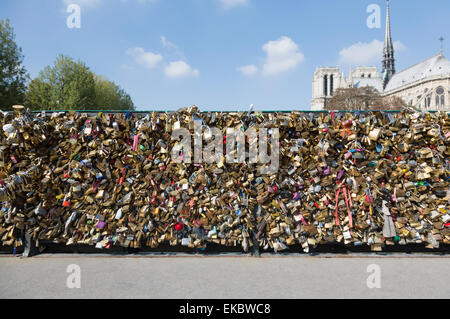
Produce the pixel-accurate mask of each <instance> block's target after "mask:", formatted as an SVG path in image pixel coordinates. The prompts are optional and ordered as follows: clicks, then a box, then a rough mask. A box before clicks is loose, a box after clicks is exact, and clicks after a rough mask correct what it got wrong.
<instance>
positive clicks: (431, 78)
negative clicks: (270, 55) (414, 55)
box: [311, 0, 450, 111]
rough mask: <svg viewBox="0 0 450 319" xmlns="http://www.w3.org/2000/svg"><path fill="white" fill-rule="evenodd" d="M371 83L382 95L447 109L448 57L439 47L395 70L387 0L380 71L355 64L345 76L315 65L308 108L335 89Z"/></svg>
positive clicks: (321, 106)
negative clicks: (432, 52) (430, 54)
mask: <svg viewBox="0 0 450 319" xmlns="http://www.w3.org/2000/svg"><path fill="white" fill-rule="evenodd" d="M365 86H371V87H374V88H375V89H377V90H378V92H379V93H380V94H381V95H382V96H385V97H391V96H397V97H400V98H402V99H403V101H404V102H405V103H407V104H408V105H410V106H415V107H417V108H420V109H421V110H424V111H436V110H450V61H449V60H447V59H446V58H445V57H444V55H443V50H442V48H441V51H440V52H439V53H438V54H436V55H434V56H432V57H430V58H428V59H426V60H424V61H422V62H420V63H417V64H415V65H413V66H411V67H409V68H407V69H405V70H402V71H400V72H396V70H395V58H394V45H393V41H392V37H391V22H390V9H389V0H387V6H386V35H385V39H384V49H383V61H382V74H381V76H380V74H379V73H378V69H377V67H373V66H371V67H365V66H364V67H356V68H355V69H353V70H350V72H349V76H348V77H347V78H346V77H345V76H344V73H341V71H340V70H339V68H338V67H320V68H317V70H316V72H315V73H314V78H313V93H312V99H311V110H323V109H324V108H325V106H326V103H327V100H329V99H331V97H332V96H333V93H334V92H335V90H336V89H340V88H352V87H353V88H359V87H365Z"/></svg>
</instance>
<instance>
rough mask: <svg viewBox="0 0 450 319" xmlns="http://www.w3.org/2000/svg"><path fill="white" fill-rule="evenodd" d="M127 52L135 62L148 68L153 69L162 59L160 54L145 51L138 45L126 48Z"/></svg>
mask: <svg viewBox="0 0 450 319" xmlns="http://www.w3.org/2000/svg"><path fill="white" fill-rule="evenodd" d="M127 54H128V55H131V56H132V57H133V58H134V60H135V61H136V63H138V64H141V65H143V66H145V67H146V68H148V69H153V68H154V67H156V66H157V65H158V63H159V62H161V61H162V60H163V57H162V55H161V54H156V53H153V52H145V50H144V49H143V48H140V47H137V48H134V49H129V50H127Z"/></svg>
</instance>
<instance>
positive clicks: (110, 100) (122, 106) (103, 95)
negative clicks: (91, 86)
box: [95, 75, 134, 110]
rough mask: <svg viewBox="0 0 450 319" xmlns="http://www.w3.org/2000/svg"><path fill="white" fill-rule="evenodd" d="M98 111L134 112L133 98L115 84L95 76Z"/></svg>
mask: <svg viewBox="0 0 450 319" xmlns="http://www.w3.org/2000/svg"><path fill="white" fill-rule="evenodd" d="M95 109H96V110H134V104H133V101H132V100H131V97H130V96H129V95H128V94H127V93H126V92H125V91H124V90H123V89H121V88H120V87H119V86H117V85H116V84H115V83H114V82H111V81H108V80H107V79H105V78H103V77H102V76H97V75H96V76H95Z"/></svg>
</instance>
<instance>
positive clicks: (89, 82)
mask: <svg viewBox="0 0 450 319" xmlns="http://www.w3.org/2000/svg"><path fill="white" fill-rule="evenodd" d="M26 105H27V107H30V108H31V109H34V110H134V105H133V101H132V100H131V98H130V96H129V95H128V94H127V93H126V92H125V91H124V90H122V89H121V88H120V87H119V86H117V85H116V84H114V83H113V82H110V81H108V80H106V79H104V78H102V77H101V76H97V75H95V74H94V73H93V72H91V71H90V70H89V68H88V67H87V66H86V65H85V64H84V63H83V62H81V61H78V62H75V61H74V60H73V59H71V58H69V57H66V56H63V55H60V56H58V57H57V59H56V61H55V63H54V64H53V66H48V67H46V68H45V69H44V70H43V71H41V72H40V74H39V76H38V77H37V78H35V79H33V80H32V81H31V83H30V85H29V87H28V91H27V94H26Z"/></svg>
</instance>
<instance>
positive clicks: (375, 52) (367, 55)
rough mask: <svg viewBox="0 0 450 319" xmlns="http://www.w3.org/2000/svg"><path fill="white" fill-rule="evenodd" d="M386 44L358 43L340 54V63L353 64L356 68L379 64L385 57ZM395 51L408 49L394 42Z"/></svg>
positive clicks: (398, 42)
mask: <svg viewBox="0 0 450 319" xmlns="http://www.w3.org/2000/svg"><path fill="white" fill-rule="evenodd" d="M383 47H384V43H383V42H381V41H378V40H373V41H372V42H369V43H364V42H358V43H355V44H353V45H351V46H349V47H347V48H344V49H342V50H341V51H340V52H339V57H340V58H339V61H340V63H344V64H351V65H354V66H358V65H359V66H362V65H369V64H376V63H379V61H380V57H382V55H383ZM394 49H395V50H396V51H402V50H404V49H406V47H405V46H404V45H403V44H402V43H401V42H400V41H395V42H394Z"/></svg>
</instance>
